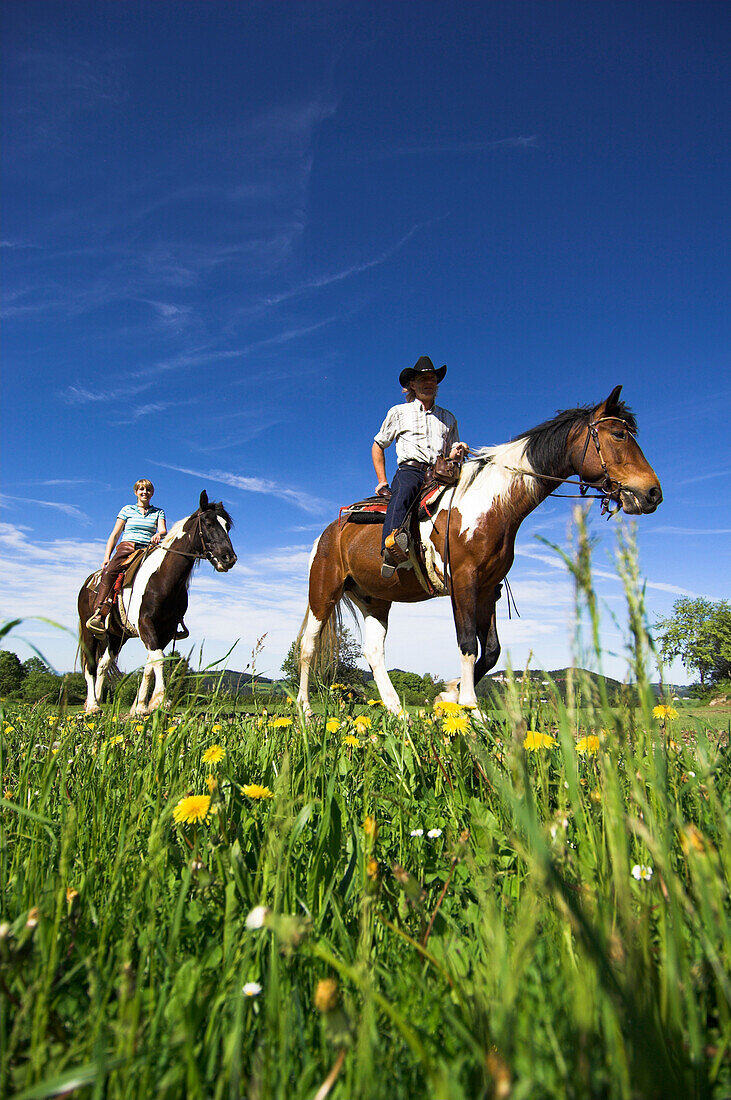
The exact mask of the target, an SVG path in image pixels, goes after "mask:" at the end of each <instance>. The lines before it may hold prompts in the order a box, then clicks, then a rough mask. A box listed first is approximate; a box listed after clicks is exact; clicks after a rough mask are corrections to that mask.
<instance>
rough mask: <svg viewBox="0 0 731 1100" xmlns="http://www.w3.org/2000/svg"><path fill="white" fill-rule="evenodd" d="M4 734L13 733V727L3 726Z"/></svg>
mask: <svg viewBox="0 0 731 1100" xmlns="http://www.w3.org/2000/svg"><path fill="white" fill-rule="evenodd" d="M5 732H6V733H15V726H11V725H9V724H8V725H6V726H5Z"/></svg>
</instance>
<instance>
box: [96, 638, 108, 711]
mask: <svg viewBox="0 0 731 1100" xmlns="http://www.w3.org/2000/svg"><path fill="white" fill-rule="evenodd" d="M111 663H112V655H111V653H110V652H109V650H108V649H107V650H106V651H105V653H104V656H103V657H102V659H101V661H100V662H99V664H98V665H97V666H96V684H95V685H94V694H95V696H96V699H97V703H101V701H102V689H103V687H104V680H105V678H106V675H107V669H108V668H109V666H110V665H111Z"/></svg>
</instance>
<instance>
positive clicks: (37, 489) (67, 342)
mask: <svg viewBox="0 0 731 1100" xmlns="http://www.w3.org/2000/svg"><path fill="white" fill-rule="evenodd" d="M2 20H3V28H2V30H3V35H2V37H3V43H4V44H3V97H2V110H3V119H2V125H3V133H4V143H3V180H2V184H3V186H2V259H3V276H2V320H3V332H4V335H3V342H2V357H3V373H2V387H3V407H4V415H3V433H2V434H3V443H2V515H1V516H0V552H1V553H2V569H1V571H0V583H1V584H2V588H1V589H0V615H2V617H4V618H8V617H15V616H16V615H22V616H25V617H30V616H34V615H44V614H45V615H49V616H50V617H52V618H54V619H55V620H57V621H59V622H61V623H63V624H64V625H66V626H68V627H69V628H70V629H71V630H74V629H75V595H76V592H77V590H78V588H79V586H80V584H81V582H82V581H83V580H84V578H85V576H86V575H87V573H88V572H90V571H91V570H92V569H93V568H95V567H96V566H97V565H98V564H99V563H100V561H101V558H102V556H103V547H104V543H105V541H106V538H107V535H108V533H109V530H110V529H111V527H112V525H113V523H114V519H115V516H116V514H117V512H118V510H119V508H120V507H121V506H122V505H123V504H125V503H127V502H130V501H132V500H133V494H132V485H133V483H134V481H135V480H136V479H137V478H138V477H149V478H151V479H152V480H153V481H154V483H155V486H156V494H155V503H157V504H160V505H162V506H163V507H164V508H165V509H166V512H167V515H168V520H169V522H170V521H173V520H175V519H177V518H180V517H181V516H183V515H186V514H188V513H190V512H191V511H192V510H193V509H194V508H195V506H196V502H197V499H198V495H199V493H200V490H201V489H202V488H204V487H205V488H206V489H207V490H208V493H209V495H210V496H211V498H213V499H223V500H224V501H225V503H226V505H227V507H228V508H229V509H230V511H231V513H232V514H233V516H234V520H235V522H236V529H235V532H234V544H235V547H236V550H237V552H238V554H239V564H238V565H237V566H236V568H235V569H234V570H233V572H232V573H230V574H228V575H226V576H218V575H216V574H214V573H213V571H212V570H210V569H209V568H208V567H207V566H205V565H204V566H203V567H202V568H201V569H200V570H199V571H198V573H197V574H196V578H195V580H194V583H193V587H192V590H191V609H190V613H189V616H188V618H189V624H190V626H191V633H192V641H194V642H195V643H196V657H197V654H198V647H200V646H201V644H203V646H204V659H205V660H213V659H215V658H218V657H220V656H222V655H223V654H224V653H225V652H226V651H227V649H228V648H229V646H230V645H232V644H233V643H234V641H236V640H237V639H238V644H237V646H236V648H235V650H234V652H233V654H232V656H231V657H230V658H229V661H228V663H229V666H230V667H235V668H241V667H243V666H244V665H245V664H246V663H247V661H248V660H249V659H250V655H251V651H252V649H253V647H254V645H255V643H256V641H257V639H259V638H261V637H262V636H263V635H266V637H265V638H264V642H263V648H262V652H261V655H260V657H259V659H258V668H259V670H260V671H261V672H262V673H264V674H268V675H276V674H277V672H278V669H279V666H280V664H281V660H282V658H283V656H284V654H285V653H286V651H287V649H288V647H289V644H290V642H291V640H292V638H293V637H294V635H295V634H296V631H297V628H298V626H299V623H300V621H301V618H302V614H303V612H304V609H305V602H306V573H307V559H308V554H309V549H310V546H311V544H312V541H313V540H314V538H315V537H316V535H317V534H318V533H319V531H320V530H322V528H323V527H324V526H326V524H327V523H328V522H329V521H330V520H331V519H332V518H333V517H334V516H335V515H336V514H337V511H338V509H339V507H340V506H341V505H343V504H346V503H348V502H350V501H351V500H354V499H357V498H359V497H361V496H364V495H367V494H368V493H369V492H371V491H372V488H373V485H374V477H373V471H372V467H371V462H370V445H371V441H372V438H373V435H374V433H375V432H376V430H377V429H378V427H379V425H380V423H381V421H382V419H383V416H384V414H385V411H386V409H387V408H388V407H389V406H390V405H391V404H395V403H396V402H397V401H398V400H399V399H400V390H399V387H398V382H397V378H398V373H399V371H400V370H401V369H402V368H403V367H404V366H408V365H411V364H412V363H413V362H414V361H415V360H416V359H417V358H418V356H420V355H423V354H426V355H430V356H431V357H432V359H433V360H434V361H435V362H438V363H442V362H446V363H447V364H448V374H447V377H446V379H445V381H444V383H443V385H442V386H441V387H440V397H439V400H440V403H441V404H444V405H445V406H446V407H447V408H450V409H451V410H452V411H453V412H454V413H455V414H456V415H457V417H458V420H459V425H460V434H461V437H462V438H463V439H464V440H466V441H467V442H468V443H469V444H471V445H472V446H475V447H478V446H486V445H490V444H495V443H500V442H504V441H506V440H507V439H509V438H510V437H512V436H514V435H516V434H518V433H519V432H520V431H522V430H524V429H526V428H528V427H530V426H532V425H534V424H536V423H538V422H540V421H542V420H544V419H546V418H547V417H549V416H551V415H552V414H553V413H554V412H555V411H556V410H558V409H561V408H566V407H569V406H574V405H576V404H586V403H589V402H595V401H596V402H598V401H600V400H601V399H602V398H604V397H606V396H607V394H608V393H609V391H610V390H611V389H612V388H613V386H614V385H616V384H618V383H622V384H623V385H624V387H625V388H624V394H623V396H624V397H625V399H626V400H627V401H628V403H629V404H630V405H631V406H632V407H633V409H634V410H635V412H636V414H637V417H638V420H639V425H640V442H641V444H642V445H643V447H644V449H645V453H646V454H647V457H648V459H649V460H650V461H651V463H652V464H653V466H654V467H655V469H656V470H657V472H658V475H659V477H660V480H661V482H662V485H663V489H664V493H665V502H664V503H663V505H662V507H661V508H660V510H659V511H658V512H657V513H656V514H655V515H653V516H649V517H644V518H643V519H642V520H641V521H639V522H638V523H637V524H636V530H637V538H638V544H639V549H640V558H641V566H642V573H643V576H644V577H645V578H646V581H647V590H646V596H647V603H648V607H649V610H650V614H651V616H652V617H654V616H655V615H656V614H660V615H662V614H666V613H668V612H669V610H670V608H671V606H672V603H673V601H674V600H675V599H677V598H678V596H680V595H692V596H696V595H698V596H705V597H708V598H711V599H722V598H727V597H728V596H729V585H728V577H729V575H731V568H730V562H729V557H730V554H729V547H730V545H731V544H730V541H729V534H730V533H731V523H730V521H729V481H730V477H729V475H731V457H730V454H729V444H728V423H729V411H730V404H729V397H730V396H731V374H730V372H729V369H728V366H729V311H728V304H729V263H728V257H729V222H728V194H729V183H730V173H729V110H728V104H729V103H730V102H731V97H730V96H729V90H730V89H729V79H728V47H729V29H730V25H731V9H730V8H729V6H728V5H727V4H724V3H702V2H696V0H694V2H688V3H664V4H657V3H654V2H653V3H643V2H639V3H614V2H607V3H602V4H587V3H567V2H562V0H558V2H556V3H551V4H546V3H543V2H539V3H530V2H520V0H519V2H514V3H497V2H494V3H482V4H476V3H473V2H465V0H462V2H456V3H455V2H451V3H442V2H431V3H429V2H427V3H422V4H419V5H417V4H414V3H406V2H398V0H396V2H394V0H388V2H381V0H375V2H370V3H357V2H353V0H348V2H347V3H302V4H295V3H279V4H275V3H246V4H244V3H230V2H226V3H219V2H217V0H208V2H207V3H202V2H201V3H190V2H187V3H175V4H161V3H150V2H146V3H130V2H125V3H123V4H113V3H101V4H100V3H86V2H74V0H71V2H68V0H66V2H63V3H60V2H54V3H50V2H36V0H24V2H23V3H20V2H15V3H8V4H5V5H4V7H3V13H2ZM388 459H389V470H392V468H393V456H392V454H390V453H389V454H388ZM571 507H572V502H571V501H566V500H549V501H548V502H546V503H545V504H544V505H543V506H542V507H541V508H540V509H539V510H538V511H537V512H535V513H534V515H533V517H531V519H530V520H529V521H528V522H526V524H525V525H524V527H523V528H522V530H521V533H520V535H519V540H518V556H517V558H516V562H515V565H514V567H513V570H512V573H511V583H512V585H513V589H514V592H515V596H516V599H517V602H518V607H519V610H520V612H521V618H520V619H518V620H512V621H510V622H508V620H507V617H506V615H505V614H503V615H502V618H501V623H500V634H501V639H502V642H503V647H504V655H505V654H506V653H507V652H508V651H509V653H510V656H511V659H512V662H513V664H514V665H515V666H522V665H523V664H524V663H525V661H526V659H527V658H528V655H529V653H532V655H533V656H532V662H533V663H534V664H536V665H543V666H544V667H547V668H554V667H559V666H562V665H564V664H566V663H568V662H569V661H570V660H571V655H572V649H571V633H572V631H571V614H572V598H571V586H570V584H569V582H568V580H567V577H566V575H565V572H564V571H563V570H562V568H561V565H560V562H559V561H558V559H557V558H556V557H555V556H554V555H552V554H551V553H550V552H549V551H547V550H546V548H545V546H544V545H543V544H541V543H539V542H538V541H537V540H536V539H535V537H534V536H535V535H536V534H540V535H542V536H543V537H545V538H548V539H550V540H551V541H554V542H558V543H561V544H564V543H565V541H566V538H567V530H568V526H569V523H570V518H571ZM590 522H591V527H592V531H593V533H594V534H595V535H596V536H597V540H598V542H597V550H596V560H597V568H598V576H597V586H598V591H599V594H600V597H601V599H602V602H603V606H604V607H605V612H606V613H605V627H604V641H605V645H606V647H607V650H608V652H609V653H610V654H611V653H613V654H615V656H609V657H608V658H607V661H606V664H605V669H606V671H608V672H611V673H612V674H614V675H619V676H622V675H623V673H624V669H625V664H624V660H623V657H622V654H623V647H624V643H623V640H622V636H621V631H619V630H618V629H617V626H616V625H615V624H614V623H613V622H612V613H614V614H617V615H619V616H620V619H621V618H622V601H621V587H620V585H619V583H618V581H617V578H616V568H615V565H614V560H613V555H614V552H615V529H616V527H617V526H618V524H619V523H625V525H626V526H627V527H628V528H629V527H631V526H634V525H633V524H631V523H629V522H626V521H618V520H615V521H613V523H612V524H609V525H608V524H606V523H605V521H603V520H601V519H600V518H599V516H598V513H597V511H596V509H594V511H593V512H592V513H591V520H590ZM21 636H22V637H23V638H26V639H29V640H32V641H34V643H35V644H37V645H38V646H39V647H40V648H41V649H42V651H43V652H44V653H46V654H47V655H48V657H49V658H50V659H51V660H52V661H53V662H54V664H55V665H56V667H58V668H61V669H66V668H70V667H72V665H73V661H74V650H75V642H74V639H73V638H72V636H71V635H70V634H69V635H66V634H60V633H59V632H57V631H54V630H52V629H51V628H49V627H48V626H46V625H45V624H43V623H39V622H36V621H33V620H32V619H30V618H29V619H28V621H27V622H26V623H25V625H24V627H23V628H22V630H20V631H19V632H18V634H17V635H10V636H9V637H8V638H7V639H6V645H7V646H8V647H9V648H15V649H16V650H18V651H21V652H22V655H23V656H26V655H27V654H28V653H29V650H28V649H27V648H26V647H25V646H24V645H23V644H22V643H21V642H20V641H19V637H21ZM387 658H388V664H389V667H405V668H410V669H413V670H415V671H419V672H426V671H431V672H435V673H439V674H441V675H456V673H457V669H458V661H457V653H456V646H455V642H454V632H453V627H452V625H451V621H450V608H449V604H448V601H444V600H442V601H433V602H432V603H430V604H427V605H424V606H423V607H422V608H419V609H395V610H394V613H393V615H392V627H391V633H390V635H389V646H388V650H387ZM140 659H141V650H140V649H139V648H137V649H135V648H134V646H128V647H127V649H126V650H125V662H123V663H126V667H133V666H134V664H135V663H137V662H138V661H139V660H140ZM501 663H502V662H501ZM673 672H674V674H675V675H676V676H677V677H678V678H681V679H682V669H680V667H679V666H676V667H675V668H674V669H673Z"/></svg>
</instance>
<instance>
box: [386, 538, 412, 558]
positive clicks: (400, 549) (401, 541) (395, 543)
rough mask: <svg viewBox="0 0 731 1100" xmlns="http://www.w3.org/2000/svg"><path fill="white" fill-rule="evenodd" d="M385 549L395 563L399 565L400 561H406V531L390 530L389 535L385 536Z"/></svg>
mask: <svg viewBox="0 0 731 1100" xmlns="http://www.w3.org/2000/svg"><path fill="white" fill-rule="evenodd" d="M385 549H386V550H387V551H388V553H389V554H390V555H391V557H392V558H393V560H394V562H395V563H396V564H397V565H401V564H402V562H405V561H408V558H409V535H408V532H407V531H392V532H391V534H390V535H387V536H386V543H385Z"/></svg>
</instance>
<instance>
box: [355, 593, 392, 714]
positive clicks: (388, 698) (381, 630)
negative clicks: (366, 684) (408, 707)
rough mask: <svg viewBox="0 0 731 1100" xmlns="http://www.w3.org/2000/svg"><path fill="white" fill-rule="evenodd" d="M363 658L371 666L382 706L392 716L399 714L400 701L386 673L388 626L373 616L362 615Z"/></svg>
mask: <svg viewBox="0 0 731 1100" xmlns="http://www.w3.org/2000/svg"><path fill="white" fill-rule="evenodd" d="M364 620H365V621H364V624H363V656H364V657H365V659H366V661H367V662H368V664H369V665H370V666H371V671H372V673H373V678H374V679H375V681H376V687H377V688H378V692H379V694H380V696H381V699H382V700H383V704H384V706H385V707H386V708H387V709H388V710H390V711H391V713H392V714H400V713H401V700H400V699H399V697H398V694H397V692H396V689H395V687H394V686H393V684H392V683H391V680H390V679H389V676H388V672H387V671H386V657H385V651H386V631H387V630H388V626H387V625H384V623H382V622H380V621H379V620H378V619H377V618H376V617H375V615H369V614H368V613H367V612H366V613H365V615H364Z"/></svg>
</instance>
